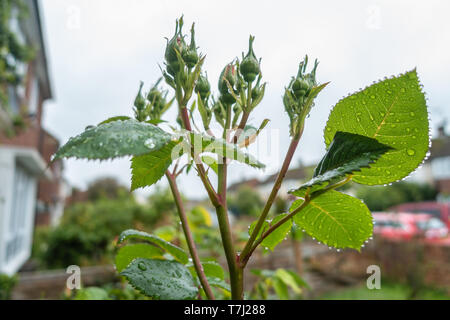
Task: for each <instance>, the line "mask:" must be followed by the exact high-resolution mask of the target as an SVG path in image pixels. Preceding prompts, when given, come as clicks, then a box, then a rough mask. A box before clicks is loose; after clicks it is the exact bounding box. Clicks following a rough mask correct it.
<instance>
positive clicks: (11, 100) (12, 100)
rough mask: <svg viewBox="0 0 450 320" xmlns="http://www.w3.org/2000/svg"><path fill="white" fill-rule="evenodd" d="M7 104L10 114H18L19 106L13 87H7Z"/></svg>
mask: <svg viewBox="0 0 450 320" xmlns="http://www.w3.org/2000/svg"><path fill="white" fill-rule="evenodd" d="M8 104H9V107H10V110H11V112H12V114H14V115H16V114H19V111H20V104H19V99H18V97H17V91H16V88H15V87H13V86H8Z"/></svg>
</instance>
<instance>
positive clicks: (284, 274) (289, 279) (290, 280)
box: [275, 268, 302, 294]
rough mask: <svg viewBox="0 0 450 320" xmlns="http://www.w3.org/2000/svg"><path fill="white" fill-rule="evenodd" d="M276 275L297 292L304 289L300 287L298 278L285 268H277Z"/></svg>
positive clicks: (299, 292)
mask: <svg viewBox="0 0 450 320" xmlns="http://www.w3.org/2000/svg"><path fill="white" fill-rule="evenodd" d="M275 276H276V277H278V278H279V279H280V280H281V281H283V282H284V283H285V284H286V285H287V286H288V287H290V288H291V289H292V291H294V292H295V293H296V294H301V293H302V289H301V288H300V286H299V284H298V283H297V280H296V279H295V278H294V277H293V276H292V274H291V273H289V272H288V271H287V270H285V269H282V268H280V269H277V270H276V271H275Z"/></svg>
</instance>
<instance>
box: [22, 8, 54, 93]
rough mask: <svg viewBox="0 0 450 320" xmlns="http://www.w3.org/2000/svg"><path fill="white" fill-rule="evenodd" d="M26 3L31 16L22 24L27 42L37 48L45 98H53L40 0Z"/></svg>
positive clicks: (39, 71) (40, 77)
mask: <svg viewBox="0 0 450 320" xmlns="http://www.w3.org/2000/svg"><path fill="white" fill-rule="evenodd" d="M26 4H27V6H28V8H29V16H28V17H27V18H26V19H24V20H23V21H22V22H21V26H22V29H23V32H24V33H25V35H26V38H27V42H29V44H30V45H31V46H33V47H34V48H35V49H36V60H37V63H36V67H37V70H36V71H37V75H38V78H39V85H40V86H41V90H42V94H43V99H44V100H46V99H51V98H52V97H53V95H52V89H51V82H50V75H49V68H48V63H47V53H46V49H45V41H44V36H43V32H42V31H43V30H42V21H41V16H40V9H39V1H38V0H27V1H26Z"/></svg>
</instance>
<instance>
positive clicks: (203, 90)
mask: <svg viewBox="0 0 450 320" xmlns="http://www.w3.org/2000/svg"><path fill="white" fill-rule="evenodd" d="M210 91H211V86H210V84H209V81H208V78H207V77H204V76H203V75H200V76H199V77H198V79H197V83H196V85H195V92H196V93H198V94H199V95H200V97H201V98H202V99H203V100H204V99H206V97H208V95H209V94H210Z"/></svg>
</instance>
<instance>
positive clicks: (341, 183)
mask: <svg viewBox="0 0 450 320" xmlns="http://www.w3.org/2000/svg"><path fill="white" fill-rule="evenodd" d="M352 177H353V175H351V174H350V175H348V176H347V178H346V179H345V180H343V181H341V182H338V183H336V184H333V185H330V186H328V187H326V188H324V189H322V190H320V191H317V192H316V193H314V194H313V195H311V196H309V195H308V194H306V196H305V200H304V201H303V203H302V204H301V205H300V206H299V207H298V208H296V209H294V210H292V211H291V212H290V213H289V214H288V215H287V216H286V217H284V218H283V219H281V220H280V221H278V222H277V223H276V224H274V225H273V226H270V228H269V229H267V230H266V231H265V232H264V233H263V234H262V235H261V237H260V238H259V239H258V240H257V241H256V242H255V243H254V245H253V246H252V248H251V249H250V253H249V254H248V256H247V257H245V258H244V261H242V263H243V264H244V266H245V264H247V262H248V259H249V258H250V256H251V254H252V253H253V251H255V249H256V248H257V247H258V245H260V244H261V242H263V241H264V239H265V238H267V237H268V236H269V235H270V234H271V233H272V232H274V231H275V230H276V229H277V228H278V227H280V226H281V225H282V224H283V223H285V222H287V221H288V220H289V219H292V218H293V217H294V216H295V215H296V214H297V213H299V212H300V211H302V210H303V208H305V207H306V206H307V205H308V204H309V203H310V202H311V200H312V199H314V198H315V197H317V196H319V195H321V194H323V193H325V192H327V191H330V190H333V189H336V188H339V187H342V186H343V185H344V184H346V183H348V182H350V181H351V180H352Z"/></svg>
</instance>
